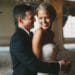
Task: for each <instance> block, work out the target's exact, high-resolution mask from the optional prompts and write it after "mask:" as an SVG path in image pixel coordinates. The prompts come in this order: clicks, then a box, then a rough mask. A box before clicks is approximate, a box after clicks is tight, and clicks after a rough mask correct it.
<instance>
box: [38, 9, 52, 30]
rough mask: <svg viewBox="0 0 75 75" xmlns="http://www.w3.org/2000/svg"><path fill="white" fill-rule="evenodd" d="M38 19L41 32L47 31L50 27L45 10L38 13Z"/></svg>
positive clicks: (48, 16) (48, 15) (48, 17)
mask: <svg viewBox="0 0 75 75" xmlns="http://www.w3.org/2000/svg"><path fill="white" fill-rule="evenodd" d="M38 19H39V22H40V24H41V28H42V29H43V30H47V29H48V28H49V27H50V21H51V20H50V14H49V13H48V12H47V11H46V10H40V11H38Z"/></svg>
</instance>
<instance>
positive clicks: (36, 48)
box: [32, 28, 43, 59]
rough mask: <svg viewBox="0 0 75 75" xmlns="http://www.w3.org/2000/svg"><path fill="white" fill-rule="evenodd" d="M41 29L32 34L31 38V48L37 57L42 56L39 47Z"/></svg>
mask: <svg viewBox="0 0 75 75" xmlns="http://www.w3.org/2000/svg"><path fill="white" fill-rule="evenodd" d="M42 32H43V31H42V30H41V29H40V28H39V29H38V30H37V31H36V32H35V33H34V35H33V39H32V48H33V49H32V50H33V53H34V54H35V56H36V57H37V58H39V59H41V57H42V49H41V43H42Z"/></svg>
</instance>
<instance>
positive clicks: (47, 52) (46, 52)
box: [37, 43, 57, 75]
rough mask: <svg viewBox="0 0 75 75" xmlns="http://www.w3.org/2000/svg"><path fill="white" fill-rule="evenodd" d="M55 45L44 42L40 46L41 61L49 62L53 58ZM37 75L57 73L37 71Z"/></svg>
mask: <svg viewBox="0 0 75 75" xmlns="http://www.w3.org/2000/svg"><path fill="white" fill-rule="evenodd" d="M55 50H56V49H55V45H54V44H51V43H50V44H46V45H44V46H43V47H42V55H43V58H42V59H43V61H45V62H50V61H51V60H53V59H54V58H52V55H53V53H54V52H55ZM37 75H57V74H49V73H37Z"/></svg>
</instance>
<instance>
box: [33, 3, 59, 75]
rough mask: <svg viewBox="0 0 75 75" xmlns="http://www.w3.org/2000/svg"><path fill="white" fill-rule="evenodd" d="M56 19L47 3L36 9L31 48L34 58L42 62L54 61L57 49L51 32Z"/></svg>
mask: <svg viewBox="0 0 75 75" xmlns="http://www.w3.org/2000/svg"><path fill="white" fill-rule="evenodd" d="M55 17H56V11H55V9H54V8H53V7H52V6H51V5H50V4H48V3H41V4H40V5H39V6H38V7H37V9H36V17H35V18H36V22H35V23H34V29H33V31H34V35H33V39H32V48H33V53H34V54H35V56H36V57H37V58H38V59H40V60H41V61H44V62H49V63H50V62H51V61H56V57H57V54H58V49H56V47H57V46H56V44H55V42H54V41H53V37H54V33H53V32H52V30H51V27H52V23H53V21H54V19H55ZM37 75H58V73H57V74H54V73H52V74H49V73H37Z"/></svg>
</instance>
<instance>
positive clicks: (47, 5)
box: [35, 2, 56, 21]
mask: <svg viewBox="0 0 75 75" xmlns="http://www.w3.org/2000/svg"><path fill="white" fill-rule="evenodd" d="M40 10H46V11H48V13H49V14H50V17H51V19H52V21H54V19H55V18H56V10H55V9H54V7H53V6H52V5H51V4H50V3H45V2H43V3H41V4H39V5H38V7H37V8H36V12H35V13H36V14H37V15H38V11H40Z"/></svg>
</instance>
